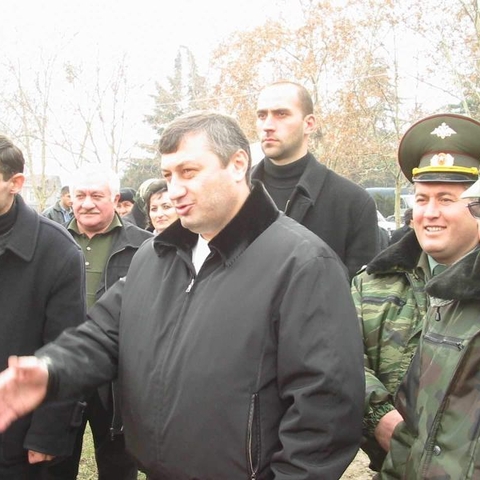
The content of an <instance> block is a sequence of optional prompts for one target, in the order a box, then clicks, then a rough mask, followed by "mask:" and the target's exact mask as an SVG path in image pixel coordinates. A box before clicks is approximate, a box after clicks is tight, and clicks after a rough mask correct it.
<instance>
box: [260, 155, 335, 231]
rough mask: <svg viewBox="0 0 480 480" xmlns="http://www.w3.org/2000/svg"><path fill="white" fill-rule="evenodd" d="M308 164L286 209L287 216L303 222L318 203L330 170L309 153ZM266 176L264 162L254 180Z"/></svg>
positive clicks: (261, 163)
mask: <svg viewBox="0 0 480 480" xmlns="http://www.w3.org/2000/svg"><path fill="white" fill-rule="evenodd" d="M306 157H307V159H308V162H307V165H306V167H305V170H304V172H303V174H302V176H301V177H300V180H299V181H298V183H297V185H296V187H295V189H294V192H293V194H292V196H291V201H289V206H288V207H287V209H286V212H285V213H286V214H287V215H288V216H289V217H291V218H293V219H294V220H297V222H301V221H302V220H303V218H304V217H305V214H306V213H307V211H308V209H309V208H310V207H312V206H313V205H314V204H315V202H316V201H317V198H318V196H319V195H320V192H321V191H322V188H323V185H324V184H325V180H326V178H327V174H328V168H327V167H326V166H325V165H323V164H321V163H320V162H318V161H317V159H316V158H315V157H314V156H313V155H312V154H311V153H310V152H308V153H307V155H306ZM302 158H303V157H302ZM264 175H265V163H264V160H262V161H261V162H260V163H259V164H258V165H257V166H256V167H255V169H254V170H253V172H252V178H255V179H258V180H262V181H263V178H264Z"/></svg>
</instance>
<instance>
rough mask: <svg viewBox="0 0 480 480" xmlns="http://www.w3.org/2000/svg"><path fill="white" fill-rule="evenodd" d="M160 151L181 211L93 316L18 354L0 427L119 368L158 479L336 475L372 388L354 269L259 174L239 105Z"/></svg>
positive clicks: (141, 457)
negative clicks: (254, 174) (292, 214)
mask: <svg viewBox="0 0 480 480" xmlns="http://www.w3.org/2000/svg"><path fill="white" fill-rule="evenodd" d="M159 148H160V152H161V154H162V172H163V174H164V177H165V179H166V180H167V183H168V191H169V196H170V200H171V202H172V203H173V204H174V206H175V208H176V210H177V213H178V215H179V220H177V221H176V222H174V223H173V224H171V225H170V226H169V227H168V228H167V229H165V230H164V231H163V232H162V233H160V234H159V235H157V236H156V237H154V239H153V241H147V242H146V243H144V244H143V245H142V247H141V248H140V249H139V250H138V252H137V253H136V254H135V256H134V258H133V260H132V263H131V266H130V269H129V271H128V275H127V277H126V279H125V280H120V281H119V282H117V283H116V284H115V285H114V286H113V287H111V288H110V289H109V290H108V291H107V292H106V293H105V295H104V296H103V297H102V298H101V299H100V300H99V301H98V302H97V303H96V304H95V305H94V307H93V308H92V310H91V311H90V315H91V317H92V319H94V321H87V322H85V323H84V324H83V326H81V327H79V328H78V329H77V330H75V332H72V333H71V334H70V335H64V336H63V338H62V340H61V341H60V342H58V343H56V344H52V345H50V347H46V349H44V350H41V351H39V352H37V355H38V356H39V357H40V358H32V357H29V358H20V359H18V358H12V359H11V360H10V365H11V367H12V368H11V369H10V370H7V371H6V372H3V373H2V374H0V431H1V429H2V428H4V427H5V425H6V423H8V421H10V420H11V419H12V418H14V417H15V416H16V415H20V414H22V413H25V412H26V411H27V410H28V408H31V407H32V405H34V404H35V403H36V402H38V401H39V400H41V398H42V397H43V396H44V395H45V392H46V387H47V382H48V381H50V387H49V393H50V395H53V396H56V395H59V396H60V397H63V396H64V395H65V396H67V397H68V396H69V395H72V394H73V392H74V391H78V389H80V390H82V389H84V388H86V387H88V386H90V387H92V386H94V385H98V384H100V383H102V382H104V381H106V380H109V379H111V378H112V377H113V376H115V375H117V374H118V379H119V384H120V386H121V399H122V408H123V420H124V425H125V439H126V443H127V447H128V449H129V450H130V451H131V452H132V453H133V454H134V455H135V457H136V458H137V459H138V461H139V463H140V464H141V465H142V466H143V468H144V470H145V471H146V472H147V475H148V478H149V479H150V480H160V479H161V480H192V479H198V480H207V479H215V480H226V479H228V480H244V479H247V478H251V479H253V478H256V479H258V480H272V479H275V480H289V479H295V480H318V479H337V478H340V476H341V475H342V473H343V471H344V470H345V469H346V467H347V466H348V464H349V463H350V462H351V461H352V459H353V458H354V457H355V454H356V452H357V450H358V447H359V440H360V434H361V420H362V415H363V401H364V400H363V395H364V375H363V366H362V344H361V338H360V332H359V328H358V323H357V320H356V315H355V310H354V306H353V302H352V298H351V295H350V291H349V282H348V278H347V274H346V271H345V268H344V266H343V265H342V263H341V262H340V260H339V259H338V257H337V256H336V255H335V253H334V252H333V251H332V249H331V248H329V247H328V245H326V243H325V242H323V241H322V240H321V239H319V238H318V237H317V236H316V235H315V234H313V233H312V232H310V231H309V230H308V229H306V228H305V227H303V226H302V225H300V224H299V223H297V222H295V221H294V220H292V219H291V218H289V217H287V216H285V215H283V214H282V213H281V212H279V211H278V209H277V208H276V206H275V204H274V203H273V202H272V200H271V198H270V197H269V196H268V194H267V193H266V192H265V189H264V188H263V185H262V184H261V183H260V182H253V184H252V185H251V184H250V175H249V169H250V164H251V157H250V148H249V143H248V140H247V138H246V136H245V135H244V133H243V132H242V131H241V129H240V127H239V126H238V124H237V123H236V122H235V121H234V120H233V119H231V118H230V117H227V116H225V115H221V114H216V113H207V112H197V113H194V114H190V115H185V116H183V117H177V118H176V119H175V120H174V121H173V122H172V123H171V124H169V125H168V126H167V128H166V129H165V130H164V132H163V134H162V137H161V139H160V143H159ZM25 362H26V363H28V364H31V365H32V368H26V369H24V368H22V367H20V364H25ZM47 365H48V367H47ZM22 377H23V378H24V379H25V380H26V381H25V382H24V381H23V380H22ZM28 377H30V378H32V379H33V378H36V380H34V381H33V382H29V381H28ZM48 378H50V380H48ZM28 384H30V385H28ZM17 387H18V388H20V389H21V390H23V389H24V388H25V390H24V391H25V393H26V395H22V392H21V391H19V392H18V393H19V395H15V389H16V388H17ZM37 387H39V388H37ZM28 403H29V405H27V404H28Z"/></svg>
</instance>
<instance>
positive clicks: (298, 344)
mask: <svg viewBox="0 0 480 480" xmlns="http://www.w3.org/2000/svg"><path fill="white" fill-rule="evenodd" d="M277 368H278V387H279V393H280V396H281V398H282V400H283V401H284V402H285V403H286V404H287V405H288V408H287V410H286V412H285V414H284V416H283V418H282V420H281V423H280V427H279V438H280V443H281V449H280V450H279V451H278V452H276V453H275V454H274V455H273V456H272V463H271V468H272V471H273V472H274V475H275V479H276V480H287V479H288V480H290V479H291V478H295V479H296V480H314V479H315V480H318V479H319V478H340V476H341V474H342V472H343V471H344V470H345V469H346V468H347V466H348V465H349V464H350V462H351V461H352V460H353V458H354V457H355V455H356V453H357V451H358V448H359V445H360V438H361V424H362V414H363V402H364V374H363V367H362V345H361V338H360V332H359V329H358V323H357V321H356V318H355V309H354V306H353V302H352V299H351V295H350V291H349V285H348V280H347V278H346V275H345V273H344V272H343V270H342V268H341V266H340V264H339V262H338V260H336V259H333V258H331V257H327V258H323V257H317V258H315V259H313V260H310V261H309V262H308V263H307V264H305V265H303V266H302V267H301V268H299V269H298V271H297V272H296V273H294V274H292V277H291V278H290V280H289V284H288V286H287V288H286V291H285V295H284V297H283V300H282V302H281V306H280V319H279V326H278V367H277Z"/></svg>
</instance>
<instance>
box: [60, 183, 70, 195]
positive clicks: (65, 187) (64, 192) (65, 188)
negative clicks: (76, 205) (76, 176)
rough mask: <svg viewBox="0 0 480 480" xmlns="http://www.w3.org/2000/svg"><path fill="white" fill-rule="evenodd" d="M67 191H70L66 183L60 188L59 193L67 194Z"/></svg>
mask: <svg viewBox="0 0 480 480" xmlns="http://www.w3.org/2000/svg"><path fill="white" fill-rule="evenodd" d="M67 193H70V187H69V186H68V185H65V186H64V187H62V188H61V190H60V195H62V196H63V195H67Z"/></svg>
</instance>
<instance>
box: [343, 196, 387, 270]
mask: <svg viewBox="0 0 480 480" xmlns="http://www.w3.org/2000/svg"><path fill="white" fill-rule="evenodd" d="M353 215H354V217H355V218H351V219H350V224H351V225H352V228H351V229H350V231H349V235H348V242H347V251H346V252H345V265H346V266H347V268H348V272H349V274H350V278H353V276H354V275H355V274H356V273H357V272H358V271H359V270H360V268H362V267H363V266H364V265H366V264H367V263H368V262H370V260H372V258H373V257H375V255H377V253H379V252H380V238H379V232H378V222H377V209H376V206H375V202H374V200H373V199H372V198H371V197H370V196H369V195H368V194H367V197H366V198H365V202H364V203H363V204H361V205H359V206H358V208H357V209H354V210H353Z"/></svg>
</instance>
